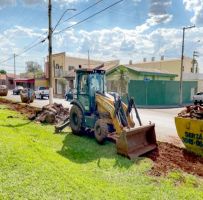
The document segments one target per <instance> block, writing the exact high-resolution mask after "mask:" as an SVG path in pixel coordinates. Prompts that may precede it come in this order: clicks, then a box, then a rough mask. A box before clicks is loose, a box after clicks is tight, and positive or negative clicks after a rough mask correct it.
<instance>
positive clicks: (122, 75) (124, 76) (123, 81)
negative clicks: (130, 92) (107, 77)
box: [117, 65, 128, 96]
mask: <svg viewBox="0 0 203 200" xmlns="http://www.w3.org/2000/svg"><path fill="white" fill-rule="evenodd" d="M117 72H118V73H119V81H118V86H119V94H120V95H121V96H123V94H125V93H126V90H127V86H128V69H127V68H126V67H125V66H123V65H121V66H119V67H118V69H117Z"/></svg>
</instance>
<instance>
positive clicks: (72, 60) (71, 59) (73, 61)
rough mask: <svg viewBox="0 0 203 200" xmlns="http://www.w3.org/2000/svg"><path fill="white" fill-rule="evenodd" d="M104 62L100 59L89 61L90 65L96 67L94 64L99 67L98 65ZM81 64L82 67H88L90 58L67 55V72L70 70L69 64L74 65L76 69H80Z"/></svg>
mask: <svg viewBox="0 0 203 200" xmlns="http://www.w3.org/2000/svg"><path fill="white" fill-rule="evenodd" d="M102 63H103V62H102V61H98V60H90V61H89V64H90V67H94V66H95V67H97V66H99V65H101V64H102ZM79 65H81V66H82V68H86V67H88V59H85V58H76V57H70V56H66V67H65V70H66V71H67V72H68V71H70V70H69V66H71V67H74V69H78V68H79Z"/></svg>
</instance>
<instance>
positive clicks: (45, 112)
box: [30, 103, 69, 124]
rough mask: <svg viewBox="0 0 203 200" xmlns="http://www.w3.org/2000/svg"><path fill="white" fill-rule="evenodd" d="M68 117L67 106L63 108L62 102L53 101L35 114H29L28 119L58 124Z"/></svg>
mask: <svg viewBox="0 0 203 200" xmlns="http://www.w3.org/2000/svg"><path fill="white" fill-rule="evenodd" d="M68 117H69V108H64V107H63V105H62V104H57V103H54V104H52V105H47V106H44V107H43V108H42V111H41V112H39V113H38V114H37V115H36V116H31V117H30V119H32V120H34V119H35V120H36V121H39V122H42V123H49V124H58V123H59V122H61V121H64V120H65V119H66V118H68Z"/></svg>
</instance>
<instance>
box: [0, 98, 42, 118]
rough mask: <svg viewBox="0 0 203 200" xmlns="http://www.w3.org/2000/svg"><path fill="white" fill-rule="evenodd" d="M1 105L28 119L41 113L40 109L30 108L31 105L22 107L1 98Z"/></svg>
mask: <svg viewBox="0 0 203 200" xmlns="http://www.w3.org/2000/svg"><path fill="white" fill-rule="evenodd" d="M0 104H1V105H6V106H7V107H8V108H9V109H11V110H14V111H17V112H20V113H21V114H23V115H25V116H27V117H29V116H31V115H33V114H36V113H38V112H39V111H40V109H37V108H33V107H30V106H29V105H22V104H19V103H16V102H12V101H9V100H6V99H3V98H0Z"/></svg>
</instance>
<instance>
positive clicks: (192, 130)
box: [175, 117, 203, 156]
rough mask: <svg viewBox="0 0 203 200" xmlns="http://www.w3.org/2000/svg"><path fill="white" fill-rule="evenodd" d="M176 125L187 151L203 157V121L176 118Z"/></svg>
mask: <svg viewBox="0 0 203 200" xmlns="http://www.w3.org/2000/svg"><path fill="white" fill-rule="evenodd" d="M175 124H176V130H177V133H178V135H179V137H180V139H181V140H182V142H183V144H184V145H185V147H186V148H187V150H189V151H192V152H194V153H195V154H198V155H201V156H203V120H200V119H191V118H183V117H175Z"/></svg>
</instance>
